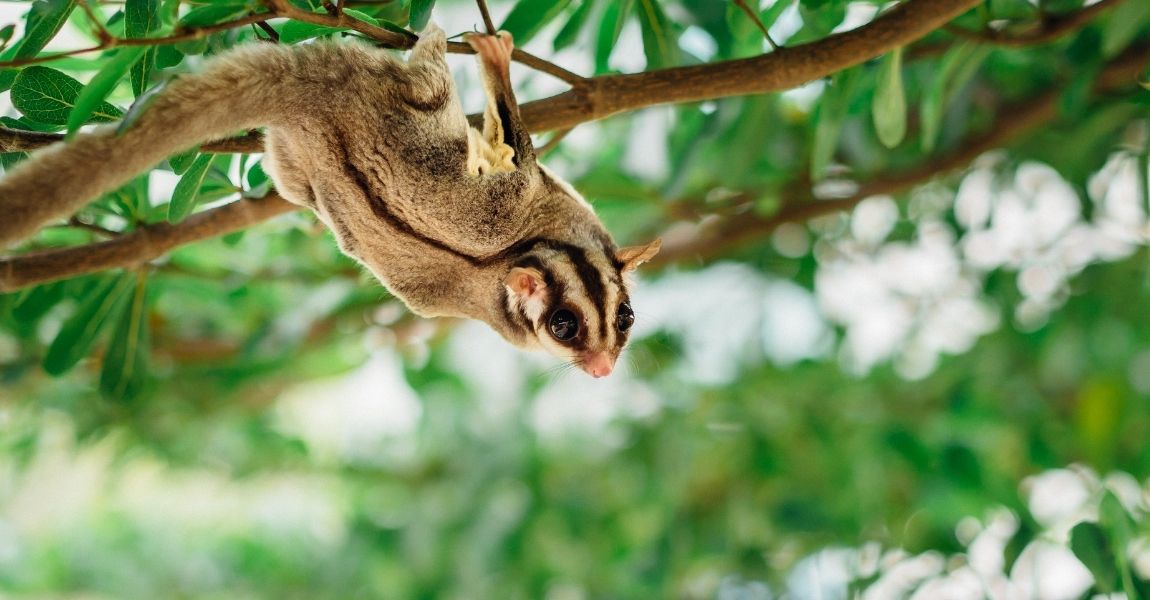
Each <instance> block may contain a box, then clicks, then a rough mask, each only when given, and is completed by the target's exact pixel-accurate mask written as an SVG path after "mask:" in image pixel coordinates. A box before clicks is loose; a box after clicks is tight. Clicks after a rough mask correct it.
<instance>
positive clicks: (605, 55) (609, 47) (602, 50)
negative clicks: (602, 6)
mask: <svg viewBox="0 0 1150 600" xmlns="http://www.w3.org/2000/svg"><path fill="white" fill-rule="evenodd" d="M632 2H634V0H619V1H618V2H608V3H607V10H605V11H603V20H602V21H600V22H599V36H598V38H596V40H595V72H596V73H604V72H606V71H607V69H608V68H609V63H610V60H611V52H613V51H614V50H615V42H617V41H619V34H620V33H622V31H623V24H624V23H626V22H627V15H629V14H630V13H631V4H632Z"/></svg>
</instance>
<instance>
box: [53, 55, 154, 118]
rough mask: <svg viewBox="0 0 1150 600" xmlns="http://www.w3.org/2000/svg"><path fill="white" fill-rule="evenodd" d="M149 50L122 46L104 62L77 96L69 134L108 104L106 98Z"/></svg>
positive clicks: (70, 116) (71, 115)
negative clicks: (103, 105) (98, 109)
mask: <svg viewBox="0 0 1150 600" xmlns="http://www.w3.org/2000/svg"><path fill="white" fill-rule="evenodd" d="M147 50H148V47H147V46H129V47H127V48H120V49H119V50H117V51H116V53H115V55H114V56H113V57H112V58H111V60H109V61H108V62H106V63H104V67H103V68H102V69H100V71H99V72H97V73H96V76H95V77H93V78H92V80H91V81H89V82H88V85H86V86H84V89H83V91H81V92H80V95H79V96H78V97H77V98H76V104H75V106H73V107H72V112H71V113H70V114H69V115H68V135H69V136H71V135H73V134H74V133H76V130H77V129H79V128H80V126H81V125H83V124H84V123H86V122H87V121H88V120H89V118H90V117H91V116H92V114H93V113H94V112H95V111H96V109H97V108H99V107H100V105H102V104H107V102H104V99H105V98H107V97H108V94H110V93H112V90H113V89H114V88H115V87H116V84H117V83H119V82H120V80H121V79H123V78H124V75H125V74H127V72H128V69H130V68H131V67H132V65H134V64H136V61H138V60H140V57H141V56H143V55H144V53H145V52H146V51H147Z"/></svg>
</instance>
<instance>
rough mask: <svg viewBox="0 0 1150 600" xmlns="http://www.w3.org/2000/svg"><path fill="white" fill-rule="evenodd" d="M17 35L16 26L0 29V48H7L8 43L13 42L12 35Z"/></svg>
mask: <svg viewBox="0 0 1150 600" xmlns="http://www.w3.org/2000/svg"><path fill="white" fill-rule="evenodd" d="M14 33H16V24H15V23H9V24H7V25H5V26H4V27H0V48H7V47H8V42H10V41H12V34H14Z"/></svg>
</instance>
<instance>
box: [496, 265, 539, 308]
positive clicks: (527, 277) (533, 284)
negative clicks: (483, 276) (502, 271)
mask: <svg viewBox="0 0 1150 600" xmlns="http://www.w3.org/2000/svg"><path fill="white" fill-rule="evenodd" d="M503 285H506V286H507V289H508V291H510V292H511V293H512V294H514V295H515V296H517V297H518V298H519V299H520V300H522V301H524V302H526V301H528V300H539V299H541V298H542V296H543V289H544V288H546V287H547V284H545V283H543V274H542V273H540V272H539V271H537V270H535V269H531V268H528V267H515V268H513V269H511V270H510V271H508V272H507V277H504V278H503Z"/></svg>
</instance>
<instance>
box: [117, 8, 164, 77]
mask: <svg viewBox="0 0 1150 600" xmlns="http://www.w3.org/2000/svg"><path fill="white" fill-rule="evenodd" d="M159 28H160V1H159V0H127V1H126V2H125V3H124V34H125V35H127V36H128V37H129V38H145V37H147V36H148V34H149V33H151V32H153V31H155V30H157V29H159ZM158 52H159V50H158V49H157V48H156V47H154V46H153V47H148V49H147V50H146V51H145V52H144V55H143V56H142V57H140V60H139V61H138V62H136V63H135V64H134V65H132V68H131V71H130V75H131V79H132V94H133V95H135V96H136V97H137V98H139V97H140V96H141V95H143V94H144V92H145V91H146V90H147V89H148V79H149V78H150V77H151V75H152V68H153V67H154V66H155V64H156V55H157V54H158Z"/></svg>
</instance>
